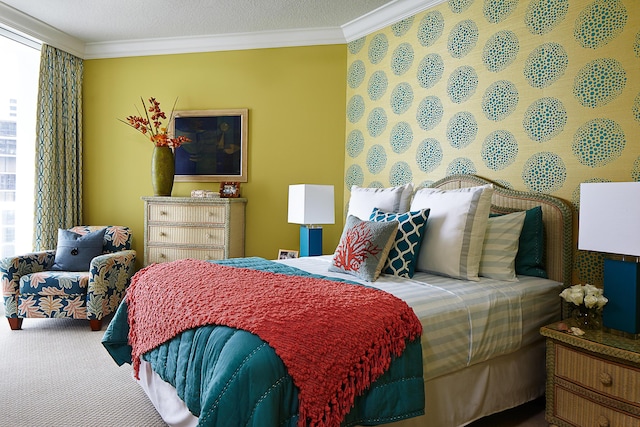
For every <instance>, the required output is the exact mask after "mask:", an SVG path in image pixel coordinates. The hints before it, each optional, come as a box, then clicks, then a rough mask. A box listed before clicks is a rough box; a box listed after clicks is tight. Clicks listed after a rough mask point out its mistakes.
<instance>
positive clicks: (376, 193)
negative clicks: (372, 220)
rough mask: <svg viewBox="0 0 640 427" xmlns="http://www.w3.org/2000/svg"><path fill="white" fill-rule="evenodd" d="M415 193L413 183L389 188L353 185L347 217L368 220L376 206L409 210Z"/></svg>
mask: <svg viewBox="0 0 640 427" xmlns="http://www.w3.org/2000/svg"><path fill="white" fill-rule="evenodd" d="M412 193H413V185H412V184H406V185H401V186H398V187H389V188H363V187H358V186H357V185H354V186H352V187H351V197H350V198H349V209H348V210H347V217H348V216H349V215H353V216H355V217H358V218H359V219H361V220H362V221H368V220H369V217H370V216H371V213H372V212H373V209H374V208H378V209H380V210H383V211H385V212H407V211H408V210H409V201H410V200H411V194H412Z"/></svg>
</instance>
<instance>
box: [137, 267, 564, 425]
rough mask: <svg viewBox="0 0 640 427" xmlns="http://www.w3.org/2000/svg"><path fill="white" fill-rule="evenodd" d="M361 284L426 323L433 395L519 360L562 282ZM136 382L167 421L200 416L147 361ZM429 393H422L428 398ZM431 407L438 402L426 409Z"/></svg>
mask: <svg viewBox="0 0 640 427" xmlns="http://www.w3.org/2000/svg"><path fill="white" fill-rule="evenodd" d="M277 262H281V263H284V264H287V265H290V266H292V267H296V268H299V269H302V270H305V271H308V272H310V273H315V274H322V275H325V276H329V277H336V278H341V279H346V280H350V281H358V280H357V279H356V278H355V277H354V276H350V275H346V274H342V273H336V272H329V271H328V266H329V264H330V262H331V256H319V257H305V258H297V259H287V260H279V261H277ZM360 283H362V284H364V285H366V286H372V287H375V288H378V289H381V290H384V291H386V292H389V293H391V294H393V295H395V296H397V297H398V298H401V299H403V300H404V301H406V302H407V303H408V304H409V306H411V307H412V308H413V310H414V311H415V313H416V315H417V316H418V318H419V319H420V321H421V323H422V325H423V329H424V331H423V335H422V338H421V343H422V347H423V365H424V378H425V381H426V390H427V392H430V393H433V392H434V389H433V388H431V389H430V386H429V384H434V383H437V382H438V381H440V382H443V383H448V381H447V380H446V379H447V377H448V376H451V375H455V374H456V373H458V372H464V371H465V368H470V367H474V366H478V367H482V368H481V369H484V368H483V367H484V366H485V365H487V364H490V363H491V362H492V360H497V361H499V360H502V359H505V360H510V362H509V363H510V365H515V366H517V365H518V364H517V359H515V358H509V356H510V355H517V354H518V353H523V354H525V355H526V354H527V353H529V352H528V351H527V349H528V348H530V347H534V346H539V345H540V343H541V341H542V340H541V337H540V335H539V333H538V330H539V328H540V326H542V325H545V324H548V323H551V322H553V321H555V320H557V319H558V318H559V317H560V302H559V298H558V294H559V293H560V291H561V288H562V284H561V283H559V282H555V281H553V280H548V279H541V278H536V277H529V276H519V277H518V281H516V282H507V281H498V280H492V279H486V278H481V279H480V281H478V282H471V281H461V280H457V279H451V278H447V277H442V276H437V275H432V274H427V273H421V272H418V273H416V274H415V276H414V277H413V278H412V279H405V278H400V277H397V276H388V275H382V276H380V278H379V279H378V280H376V281H375V282H364V281H360ZM519 357H520V356H518V358H519ZM527 363H528V365H529V366H530V364H529V362H527ZM525 371H527V370H525ZM536 373H537V371H536ZM455 376H456V377H458V378H459V377H460V375H455ZM535 376H536V377H537V375H535ZM542 378H543V377H542ZM531 382H532V383H533V384H534V389H536V387H535V384H536V383H538V382H540V380H539V379H538V378H533V376H532V378H531ZM140 384H141V386H142V387H143V389H144V390H145V391H146V392H147V394H148V395H149V397H150V399H151V400H152V402H153V403H154V405H155V406H156V408H157V409H158V411H159V412H160V414H161V415H162V416H163V418H164V419H165V421H167V423H169V424H170V425H172V426H173V425H175V426H180V427H184V426H190V425H197V419H196V418H195V417H193V416H191V415H190V414H189V412H188V410H187V409H186V407H185V406H184V405H183V404H182V405H181V402H180V401H179V399H178V397H177V395H176V394H175V391H174V390H173V389H172V387H171V386H170V385H169V384H167V383H165V382H164V381H162V379H160V377H158V376H157V375H155V374H154V373H153V372H152V371H151V370H150V369H149V367H148V366H143V367H142V369H141V379H140ZM478 387H480V388H482V385H481V384H476V385H475V388H476V389H477V388H478ZM527 393H528V395H527V397H526V399H530V398H531V396H530V394H531V392H530V391H527ZM533 397H536V396H533ZM429 399H430V398H429V396H427V402H428V401H429ZM517 401H519V400H514V402H517ZM523 401H526V400H523ZM433 411H437V408H436V409H434V408H431V412H433ZM426 412H427V415H426V417H428V418H429V417H431V415H430V408H429V407H427V408H426ZM479 415H482V414H481V413H480V414H479ZM438 416H442V414H439V415H438ZM462 419H464V418H462ZM407 421H408V422H410V421H412V420H407ZM413 421H416V420H413ZM407 425H408V424H407ZM411 425H413V424H411ZM415 425H418V424H415ZM442 425H445V424H442ZM451 425H458V424H451Z"/></svg>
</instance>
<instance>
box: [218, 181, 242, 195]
mask: <svg viewBox="0 0 640 427" xmlns="http://www.w3.org/2000/svg"><path fill="white" fill-rule="evenodd" d="M220 197H228V198H233V197H240V183H239V182H221V183H220Z"/></svg>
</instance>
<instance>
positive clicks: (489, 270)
mask: <svg viewBox="0 0 640 427" xmlns="http://www.w3.org/2000/svg"><path fill="white" fill-rule="evenodd" d="M525 216H526V213H525V212H515V213H511V214H508V215H501V216H496V217H491V218H489V222H488V223H487V231H486V232H485V235H484V244H483V245H482V255H481V257H480V271H479V275H480V276H484V277H488V278H490V279H497V280H507V281H510V282H514V281H516V280H518V279H517V278H516V268H515V260H516V254H517V253H518V241H519V240H520V232H521V231H522V225H523V224H524V218H525Z"/></svg>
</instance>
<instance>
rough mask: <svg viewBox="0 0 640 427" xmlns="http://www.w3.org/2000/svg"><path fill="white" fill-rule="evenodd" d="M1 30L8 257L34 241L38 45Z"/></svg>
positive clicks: (0, 175)
mask: <svg viewBox="0 0 640 427" xmlns="http://www.w3.org/2000/svg"><path fill="white" fill-rule="evenodd" d="M0 30H1V31H0V51H1V52H2V67H0V257H6V256H11V255H15V254H18V253H25V252H29V251H31V250H32V245H33V196H34V173H35V139H36V135H35V128H36V124H35V122H36V103H37V95H38V71H39V68H40V46H39V44H38V43H34V42H33V41H32V40H29V39H27V38H25V37H23V36H21V35H19V34H17V33H13V32H11V31H8V30H6V29H5V28H0Z"/></svg>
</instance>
